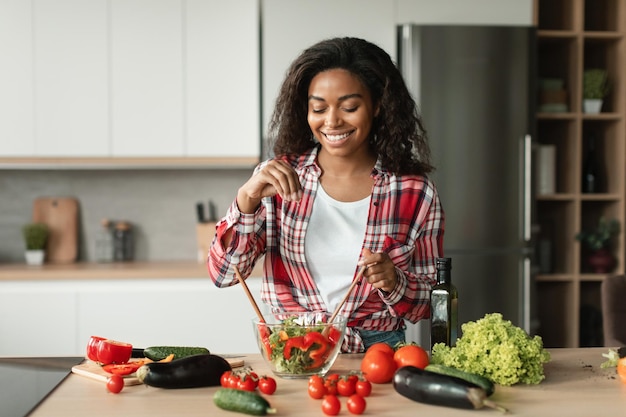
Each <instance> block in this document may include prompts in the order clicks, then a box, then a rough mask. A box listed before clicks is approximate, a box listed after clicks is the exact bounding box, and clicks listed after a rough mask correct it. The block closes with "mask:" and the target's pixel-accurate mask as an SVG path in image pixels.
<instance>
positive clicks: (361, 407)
mask: <svg viewBox="0 0 626 417" xmlns="http://www.w3.org/2000/svg"><path fill="white" fill-rule="evenodd" d="M346 405H347V406H348V411H349V412H350V413H352V414H363V412H364V411H365V407H366V405H367V402H366V401H365V398H363V397H361V396H360V395H357V394H354V395H351V396H350V398H348V402H347V404H346Z"/></svg>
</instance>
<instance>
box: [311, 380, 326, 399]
mask: <svg viewBox="0 0 626 417" xmlns="http://www.w3.org/2000/svg"><path fill="white" fill-rule="evenodd" d="M308 391H309V397H311V398H313V399H314V400H321V399H322V398H324V395H326V386H325V385H324V383H323V382H322V383H319V382H316V383H313V384H309V388H308Z"/></svg>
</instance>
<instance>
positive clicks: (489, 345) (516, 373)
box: [431, 313, 550, 386]
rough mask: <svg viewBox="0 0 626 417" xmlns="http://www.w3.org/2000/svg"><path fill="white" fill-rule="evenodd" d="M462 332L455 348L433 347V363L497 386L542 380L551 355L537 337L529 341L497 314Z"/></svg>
mask: <svg viewBox="0 0 626 417" xmlns="http://www.w3.org/2000/svg"><path fill="white" fill-rule="evenodd" d="M461 329H462V331H463V336H462V337H460V338H459V339H458V340H457V342H456V346H455V347H449V346H446V345H445V344H444V343H437V344H436V345H435V346H433V349H432V352H431V362H432V363H439V364H443V365H446V366H450V367H453V368H457V369H461V370H463V371H466V372H471V373H474V374H477V375H482V376H483V377H485V378H488V379H490V380H491V381H493V382H494V383H496V384H499V385H507V386H510V385H514V384H517V383H524V384H538V383H540V382H541V381H542V380H543V379H544V378H545V375H544V372H543V364H544V363H547V362H549V361H550V353H549V352H548V351H546V350H545V349H544V348H543V340H542V339H541V337H540V336H534V337H530V336H529V335H528V333H526V332H525V331H524V330H523V329H521V328H519V327H517V326H515V325H513V324H512V323H511V322H510V321H508V320H503V318H502V314H500V313H491V314H486V315H485V317H483V318H482V319H480V320H477V321H475V322H474V321H469V322H467V323H465V324H463V325H462V326H461Z"/></svg>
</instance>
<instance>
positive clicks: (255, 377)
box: [246, 371, 259, 388]
mask: <svg viewBox="0 0 626 417" xmlns="http://www.w3.org/2000/svg"><path fill="white" fill-rule="evenodd" d="M246 377H247V378H250V379H252V381H254V387H255V388H256V387H258V386H259V375H258V374H257V373H256V372H254V371H248V373H247V374H246Z"/></svg>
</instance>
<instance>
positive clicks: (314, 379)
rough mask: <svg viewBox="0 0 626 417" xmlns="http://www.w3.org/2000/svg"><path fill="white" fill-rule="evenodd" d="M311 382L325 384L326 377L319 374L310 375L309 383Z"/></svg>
mask: <svg viewBox="0 0 626 417" xmlns="http://www.w3.org/2000/svg"><path fill="white" fill-rule="evenodd" d="M311 384H322V385H324V378H322V377H321V376H319V375H311V376H310V377H309V385H311Z"/></svg>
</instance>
